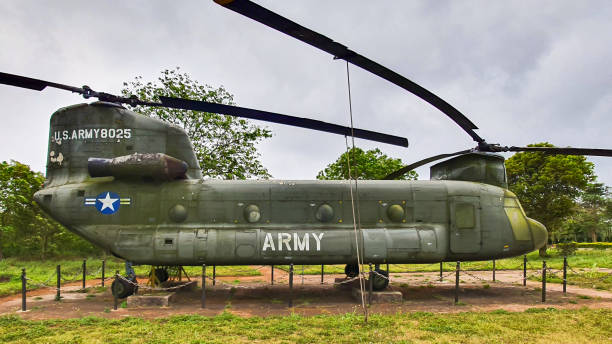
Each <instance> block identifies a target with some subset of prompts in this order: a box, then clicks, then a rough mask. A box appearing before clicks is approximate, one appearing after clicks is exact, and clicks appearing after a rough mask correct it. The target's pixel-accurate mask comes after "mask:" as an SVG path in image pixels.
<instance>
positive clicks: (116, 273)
mask: <svg viewBox="0 0 612 344" xmlns="http://www.w3.org/2000/svg"><path fill="white" fill-rule="evenodd" d="M115 285H116V286H119V270H117V271H115ZM112 289H113V288H112V285H111V293H112V294H113V309H114V310H117V307H118V306H119V299H118V298H117V293H115V291H114V290H112Z"/></svg>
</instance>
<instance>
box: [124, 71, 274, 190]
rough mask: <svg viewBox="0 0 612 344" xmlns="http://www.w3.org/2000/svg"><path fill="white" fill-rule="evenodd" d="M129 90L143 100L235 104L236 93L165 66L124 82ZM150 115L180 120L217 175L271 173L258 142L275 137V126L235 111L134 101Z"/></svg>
mask: <svg viewBox="0 0 612 344" xmlns="http://www.w3.org/2000/svg"><path fill="white" fill-rule="evenodd" d="M123 86H124V88H123V90H122V91H121V92H122V94H123V95H124V96H129V95H132V94H133V95H136V96H137V97H138V98H140V99H141V100H145V101H152V102H158V101H159V96H167V97H177V98H187V99H192V100H204V101H207V102H211V103H220V104H228V105H233V97H232V95H231V94H230V93H229V92H227V91H226V90H225V89H224V88H223V87H219V88H216V89H215V88H213V87H211V86H208V85H201V84H199V83H198V82H197V81H195V80H193V79H191V78H190V77H189V75H188V74H186V73H180V71H179V68H178V67H177V68H176V69H174V70H168V69H166V70H164V71H162V72H161V76H160V77H159V78H158V79H157V81H156V82H155V83H154V82H146V83H145V82H144V81H143V80H142V77H140V76H139V77H136V79H135V80H134V81H131V82H125V83H123ZM131 108H132V110H134V111H136V112H138V113H141V114H143V115H145V116H149V117H153V118H158V119H161V120H163V121H166V122H170V123H173V124H176V125H178V126H180V127H182V128H183V129H185V130H186V131H187V134H188V135H189V137H190V139H191V142H192V143H193V146H194V149H195V154H196V156H197V158H198V161H199V162H200V168H201V169H202V173H203V174H204V175H206V176H209V177H212V178H224V179H246V178H251V177H257V178H269V177H271V176H270V174H269V173H268V170H267V169H266V168H264V167H263V165H262V164H261V162H260V160H259V153H258V152H257V149H256V147H255V144H256V143H258V142H260V141H261V140H262V139H264V138H268V137H271V134H270V131H269V130H267V129H264V128H261V127H259V126H256V125H253V124H251V123H249V122H248V121H246V120H244V119H239V118H235V117H232V116H225V115H219V114H214V113H204V112H196V111H188V110H177V109H168V108H162V107H146V106H136V107H131Z"/></svg>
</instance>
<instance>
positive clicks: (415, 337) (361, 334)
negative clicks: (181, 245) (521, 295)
mask: <svg viewBox="0 0 612 344" xmlns="http://www.w3.org/2000/svg"><path fill="white" fill-rule="evenodd" d="M611 320H612V310H609V309H599V310H591V309H581V310H571V311H570V310H556V309H554V308H546V309H543V308H539V309H529V310H527V311H525V312H520V313H514V312H506V311H501V310H500V311H494V312H489V313H481V312H465V313H457V314H434V313H423V312H420V313H407V314H406V313H405V314H395V315H371V316H370V319H369V321H368V323H367V324H365V323H364V321H363V317H362V316H361V315H356V314H350V313H349V314H343V315H320V316H312V317H303V316H299V315H291V316H285V317H269V318H260V317H253V318H242V317H237V316H234V315H232V314H229V313H224V314H222V315H219V316H216V317H203V316H198V315H186V316H174V317H169V318H161V319H156V320H143V319H140V318H131V317H129V318H124V319H120V320H107V319H101V318H92V317H86V318H82V319H74V320H47V321H24V320H21V319H20V318H19V317H17V316H7V317H0V342H3V343H33V342H36V343H223V344H227V343H251V342H259V343H264V342H265V343H289V342H297V343H351V344H352V343H367V342H385V343H391V342H403V343H431V342H434V343H501V342H503V343H527V342H537V343H609V341H610V338H611V337H612V326H610V322H611Z"/></svg>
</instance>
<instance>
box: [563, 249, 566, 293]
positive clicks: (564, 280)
mask: <svg viewBox="0 0 612 344" xmlns="http://www.w3.org/2000/svg"><path fill="white" fill-rule="evenodd" d="M566 293H567V256H563V294H566Z"/></svg>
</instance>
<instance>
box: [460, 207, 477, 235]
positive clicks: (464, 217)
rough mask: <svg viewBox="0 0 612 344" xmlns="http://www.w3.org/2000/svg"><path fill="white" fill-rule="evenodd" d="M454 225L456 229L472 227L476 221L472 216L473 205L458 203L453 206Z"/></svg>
mask: <svg viewBox="0 0 612 344" xmlns="http://www.w3.org/2000/svg"><path fill="white" fill-rule="evenodd" d="M455 225H456V226H457V228H458V229H468V228H474V227H475V225H476V221H475V218H474V205H473V204H468V203H459V204H457V205H456V206H455Z"/></svg>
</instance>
